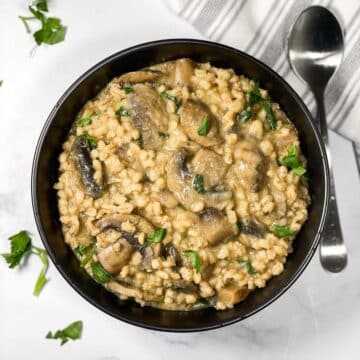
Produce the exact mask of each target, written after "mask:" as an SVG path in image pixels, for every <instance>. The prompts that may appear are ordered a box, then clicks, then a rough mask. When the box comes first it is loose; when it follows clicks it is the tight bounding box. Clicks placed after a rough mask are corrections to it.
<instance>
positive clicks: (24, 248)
mask: <svg viewBox="0 0 360 360" xmlns="http://www.w3.org/2000/svg"><path fill="white" fill-rule="evenodd" d="M9 240H10V242H11V244H10V248H11V252H10V253H7V254H2V256H3V257H4V259H5V260H6V262H7V263H8V264H9V268H10V269H13V268H14V267H16V266H17V265H19V264H20V262H21V259H22V258H24V257H25V256H26V255H27V254H29V251H30V249H31V239H30V237H29V235H28V234H27V232H26V231H25V230H22V231H20V232H19V233H18V234H16V235H13V236H10V237H9Z"/></svg>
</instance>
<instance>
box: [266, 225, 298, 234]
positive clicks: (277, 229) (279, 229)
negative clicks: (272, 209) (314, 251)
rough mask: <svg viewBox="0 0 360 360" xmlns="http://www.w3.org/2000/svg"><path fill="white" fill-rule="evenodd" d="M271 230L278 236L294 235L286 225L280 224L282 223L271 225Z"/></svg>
mask: <svg viewBox="0 0 360 360" xmlns="http://www.w3.org/2000/svg"><path fill="white" fill-rule="evenodd" d="M271 232H272V233H273V234H275V235H276V236H280V237H290V236H294V235H295V233H294V232H293V231H291V230H290V228H289V227H288V226H282V225H274V226H272V227H271Z"/></svg>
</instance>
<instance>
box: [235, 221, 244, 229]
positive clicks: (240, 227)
mask: <svg viewBox="0 0 360 360" xmlns="http://www.w3.org/2000/svg"><path fill="white" fill-rule="evenodd" d="M236 227H237V228H238V230H239V231H241V230H243V229H244V227H245V224H244V223H243V222H242V221H240V220H238V221H237V222H236Z"/></svg>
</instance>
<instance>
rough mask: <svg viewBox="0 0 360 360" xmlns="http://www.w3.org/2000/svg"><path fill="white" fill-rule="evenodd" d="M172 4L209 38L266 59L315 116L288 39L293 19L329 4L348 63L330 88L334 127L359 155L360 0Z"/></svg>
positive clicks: (185, 0) (174, 0)
mask: <svg viewBox="0 0 360 360" xmlns="http://www.w3.org/2000/svg"><path fill="white" fill-rule="evenodd" d="M164 1H165V2H166V4H167V5H168V7H169V8H170V9H171V10H172V11H173V12H175V13H176V14H177V15H178V16H180V17H181V18H183V19H184V20H185V21H187V22H189V23H190V24H192V25H193V26H194V27H195V28H196V29H197V30H198V31H199V32H200V33H202V34H203V35H204V36H205V37H208V38H209V39H211V40H213V41H216V42H220V43H224V44H227V45H230V46H233V47H235V48H237V49H240V50H243V51H245V52H247V53H249V54H251V55H253V56H254V57H256V58H258V59H260V60H262V61H263V62H264V63H266V64H267V65H269V66H270V67H271V68H273V69H274V70H275V71H277V72H278V73H279V74H280V75H282V76H283V77H284V78H285V79H286V80H287V81H288V82H289V83H290V84H291V85H292V86H293V87H294V89H295V90H296V91H297V92H298V94H300V96H301V98H302V99H303V101H304V102H305V104H306V105H307V106H308V108H309V109H310V111H311V112H312V113H313V114H314V115H315V113H316V104H315V99H314V97H313V95H312V93H311V91H310V90H309V88H308V87H306V86H305V84H304V83H303V82H302V81H300V80H299V79H298V78H297V77H296V76H295V74H294V73H293V72H292V70H291V69H290V66H289V62H288V60H287V54H286V51H285V49H286V40H287V35H288V33H289V30H290V27H291V25H292V23H293V22H294V21H295V19H296V18H297V16H298V15H299V14H300V13H301V11H302V10H304V9H305V8H307V7H308V6H311V5H322V6H325V7H327V8H329V9H330V10H331V11H333V13H335V15H336V16H337V18H338V19H339V21H340V22H341V23H342V26H343V28H344V29H345V44H346V47H345V55H344V59H343V63H342V65H341V67H340V68H339V70H338V71H337V73H336V74H335V76H334V77H333V78H332V80H331V82H330V83H329V86H328V88H327V91H326V94H325V99H326V110H327V120H328V124H329V126H330V128H331V129H333V130H334V131H336V132H337V133H339V134H341V135H342V136H344V137H346V138H348V139H349V140H351V141H353V142H354V145H357V149H356V150H357V153H358V160H359V158H360V99H359V95H360V1H359V0H347V1H344V0H313V1H311V0H291V1H289V0H268V1H264V0H251V1H249V0H164Z"/></svg>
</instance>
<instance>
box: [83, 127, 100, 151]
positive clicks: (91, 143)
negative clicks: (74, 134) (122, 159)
mask: <svg viewBox="0 0 360 360" xmlns="http://www.w3.org/2000/svg"><path fill="white" fill-rule="evenodd" d="M83 135H84V136H85V138H86V146H87V147H88V148H89V149H91V150H93V149H96V148H97V140H96V139H95V138H94V137H93V136H91V135H89V133H88V132H87V131H84V133H83Z"/></svg>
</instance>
